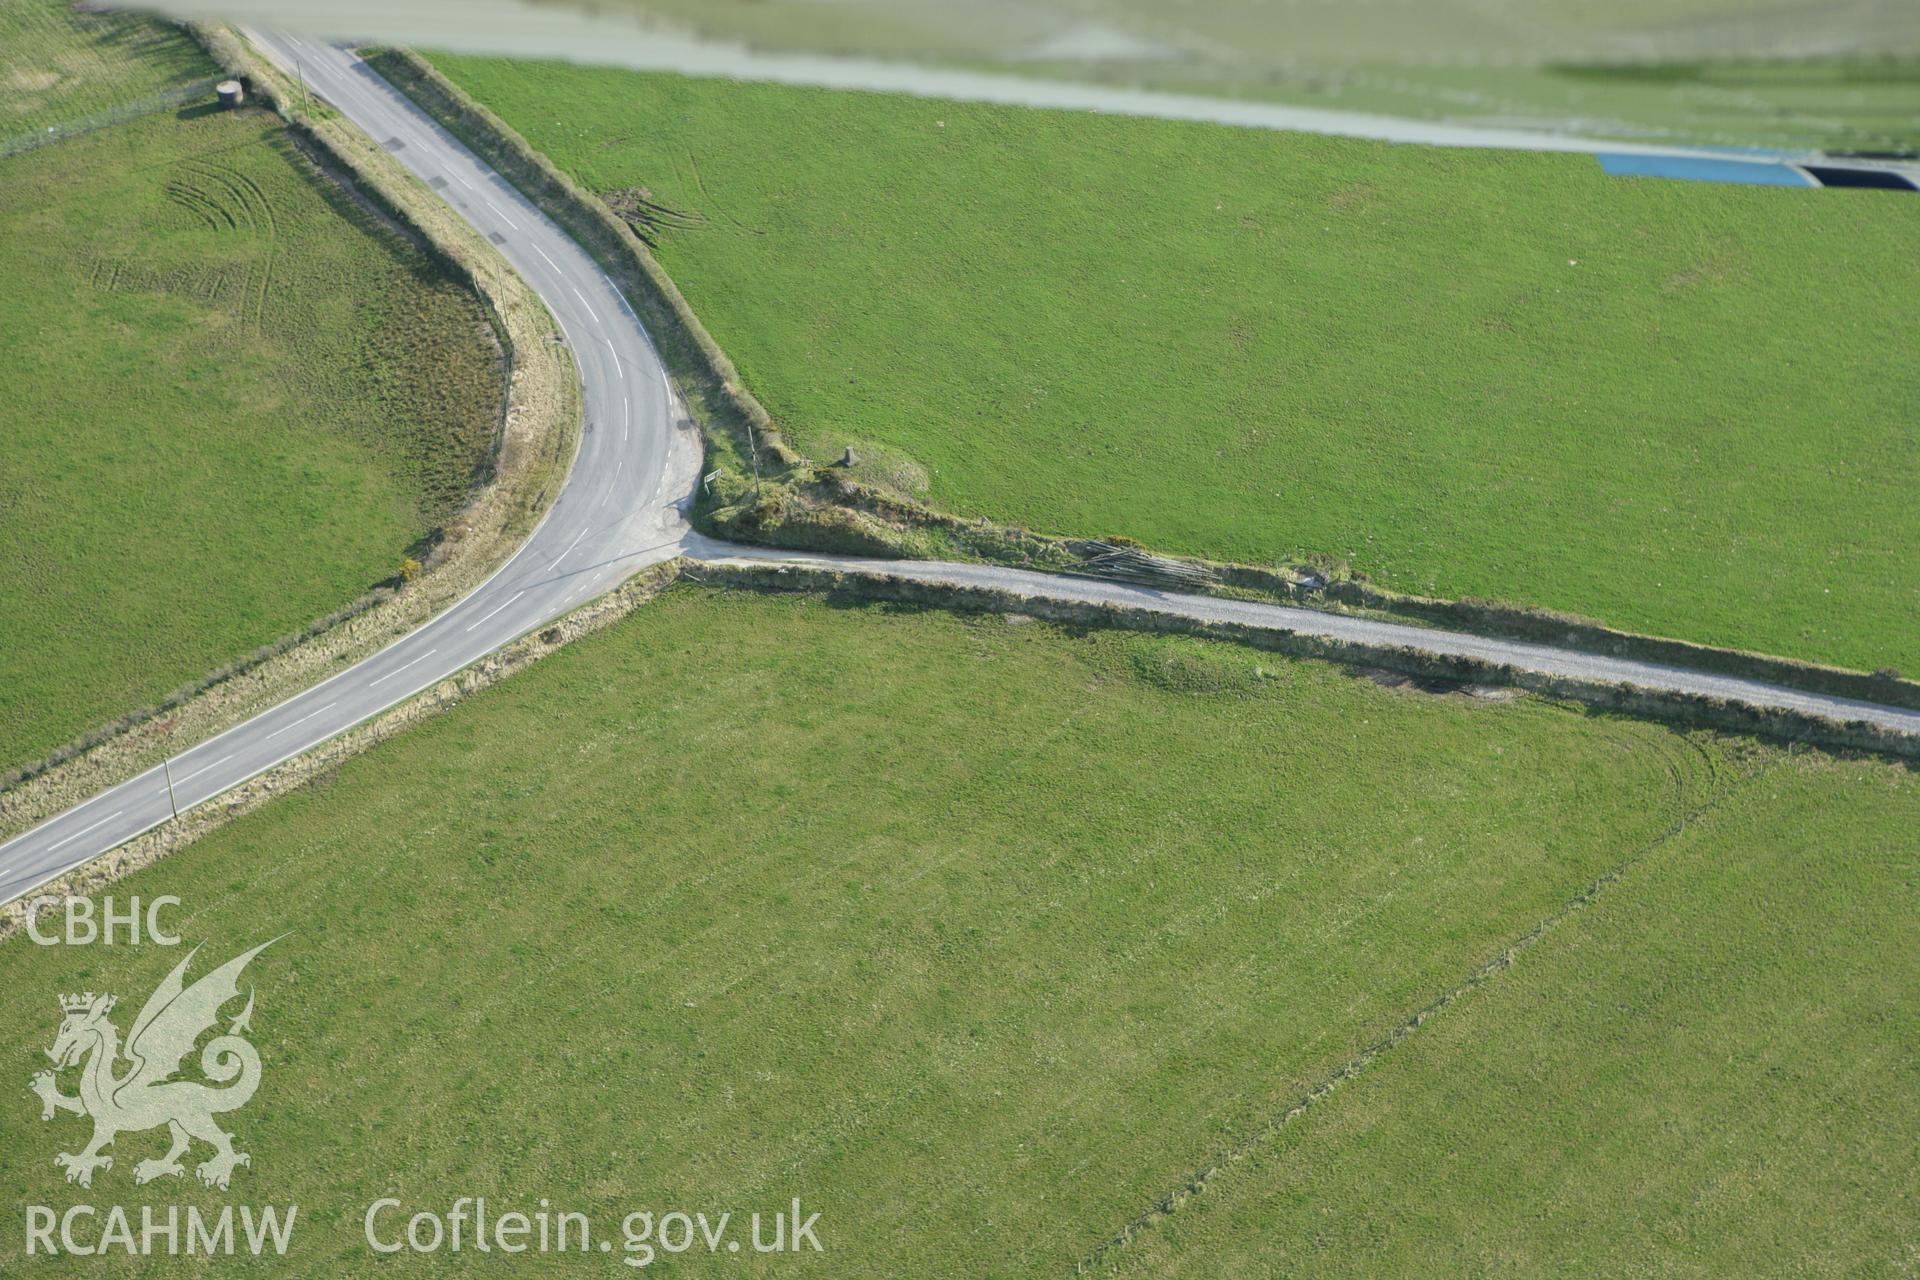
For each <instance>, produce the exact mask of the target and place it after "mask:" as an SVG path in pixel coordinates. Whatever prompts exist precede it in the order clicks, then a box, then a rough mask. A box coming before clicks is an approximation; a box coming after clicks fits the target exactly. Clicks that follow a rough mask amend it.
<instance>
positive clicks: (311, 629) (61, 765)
mask: <svg viewBox="0 0 1920 1280" xmlns="http://www.w3.org/2000/svg"><path fill="white" fill-rule="evenodd" d="M186 29H187V31H188V32H189V34H191V35H192V36H193V38H194V39H195V40H197V41H198V42H199V43H200V44H201V46H202V47H203V48H205V49H206V50H207V52H208V54H209V55H210V56H211V57H212V58H213V59H214V61H215V62H217V63H219V64H220V65H221V67H222V68H223V69H224V70H225V71H226V73H227V74H229V75H231V76H234V77H236V78H239V79H241V80H242V81H243V82H245V83H246V84H247V85H248V87H249V90H250V92H251V93H252V94H253V95H254V97H255V98H256V99H262V100H264V101H265V102H266V103H267V104H268V105H269V106H271V107H272V109H274V110H275V111H276V112H278V113H279V114H280V116H281V117H282V118H283V119H285V120H286V121H287V124H288V127H289V129H290V130H291V132H292V134H293V136H294V138H295V140H296V141H297V142H298V143H299V145H300V146H301V148H302V150H303V151H304V152H305V153H306V154H307V156H308V158H309V159H310V160H311V161H312V162H313V163H314V164H315V166H316V168H318V169H319V170H320V171H321V180H323V181H333V182H335V183H337V184H338V185H339V186H340V188H341V189H342V190H344V191H346V192H347V193H348V194H349V195H350V196H351V197H352V198H354V199H356V200H358V201H359V202H361V203H362V204H363V205H365V206H367V207H369V208H371V209H373V210H374V211H375V212H376V213H377V214H378V215H379V216H380V217H381V218H382V219H383V220H385V221H386V222H387V223H388V224H389V225H391V226H392V227H394V229H395V230H396V231H398V232H399V233H400V234H402V235H405V236H407V237H408V238H409V239H411V240H413V241H414V242H415V243H416V244H419V245H420V246H421V247H422V248H423V249H424V250H425V251H426V252H427V253H428V254H429V255H430V256H432V257H433V258H434V259H435V260H436V261H437V262H438V263H439V264H440V265H441V266H442V267H443V268H444V269H446V270H447V271H448V272H449V273H450V274H452V275H453V276H454V277H456V278H458V279H461V280H464V281H466V282H467V283H468V284H469V286H470V287H471V288H472V289H473V290H474V292H475V294H476V295H477V296H478V297H479V299H480V301H481V303H482V305H483V307H484V308H485V310H486V312H487V314H488V317H489V319H490V322H491V324H492V326H493V329H494V332H495V335H496V337H497V338H498V340H499V342H500V345H501V348H502V351H503V352H504V353H505V357H506V369H507V376H506V379H505V386H504V390H503V397H502V405H501V413H500V420H499V426H498V428H497V431H496V436H495V440H494V448H493V456H492V466H491V468H490V473H489V474H488V475H487V476H486V477H485V478H484V479H483V480H482V482H481V483H480V484H478V485H477V486H476V487H475V489H474V491H473V493H472V495H471V498H470V501H469V502H468V504H467V506H466V507H465V508H464V509H462V511H461V512H460V513H459V514H458V515H457V516H455V517H454V518H453V519H452V520H450V521H448V523H447V524H446V526H445V527H444V528H443V529H441V530H440V531H439V536H438V537H437V538H436V539H434V542H433V546H432V548H431V550H430V551H429V552H427V553H426V554H425V555H424V556H422V557H421V572H420V573H419V575H418V576H417V577H416V578H414V579H413V580H412V581H410V582H405V583H403V584H395V585H389V586H383V587H379V588H375V589H374V590H373V591H370V592H369V593H367V594H366V595H364V596H362V597H361V598H360V599H359V600H357V601H354V602H353V603H352V604H350V605H348V606H346V607H345V608H343V609H341V610H338V611H336V612H334V613H332V614H329V615H327V616H326V617H324V618H321V619H319V620H317V621H316V622H314V623H313V624H312V625H310V626H308V627H307V628H305V629H304V630H302V631H301V632H299V633H296V634H294V635H291V636H288V637H285V638H283V639H281V640H280V641H277V642H276V643H274V644H271V645H268V646H265V647H264V648H262V649H260V650H257V651H255V652H254V653H253V654H251V655H249V656H248V657H247V658H245V659H242V660H241V661H239V662H236V663H233V664H231V665H229V666H226V667H223V668H221V669H219V670H217V671H214V672H211V673H209V674H208V675H206V676H204V677H202V678H201V679H200V680H199V681H197V682H195V683H194V684H192V685H189V686H187V687H185V688H183V689H181V690H179V691H177V692H175V693H174V694H172V695H170V696H169V697H168V698H167V699H165V700H164V701H163V702H162V703H161V704H159V705H158V706H155V707H150V708H146V709H144V710H142V711H137V712H134V713H131V714H129V715H127V716H124V717H122V718H120V719H119V720H116V721H114V722H113V723H112V724H109V725H106V726H102V727H101V728H99V729H96V730H94V731H92V732H91V733H89V734H87V735H85V736H84V737H82V738H80V739H77V740H75V741H74V742H72V743H69V744H68V745H67V746H65V747H63V748H61V749H60V750H58V751H56V752H54V753H52V754H50V755H49V756H48V757H46V758H45V759H43V760H42V761H40V762H39V763H38V764H36V765H33V766H29V767H28V768H26V769H22V770H19V771H16V773H15V774H14V776H13V777H12V778H11V779H10V780H8V781H6V782H5V783H4V784H0V839H4V838H6V837H9V836H12V835H14V834H16V833H18V832H20V831H24V830H27V829H28V828H30V827H32V826H34V825H35V824H36V823H38V822H40V821H42V820H43V819H45V818H47V817H50V816H52V815H53V814H56V813H59V812H61V811H62V810H64V809H66V808H69V807H70V806H72V805H73V804H75V803H77V802H78V801H80V800H82V799H84V798H85V797H87V796H88V795H92V794H94V793H95V792H97V791H100V790H101V789H103V788H105V787H109V786H113V785H115V784H116V783H119V782H122V781H124V780H126V779H127V778H130V777H133V776H135V775H136V774H138V773H140V772H141V771H142V770H145V769H148V768H151V767H152V766H153V765H155V764H157V763H159V762H160V761H161V760H162V759H164V758H166V757H168V756H171V755H174V754H176V753H178V752H179V751H181V750H183V749H184V748H185V747H187V746H189V745H191V744H192V743H194V742H198V741H201V740H202V739H204V738H207V737H210V736H212V735H213V734H215V733H218V732H220V731H222V730H224V729H226V728H229V727H231V726H232V725H235V724H238V723H240V722H241V721H243V720H245V719H247V718H248V717H250V716H252V715H254V714H256V713H258V712H260V711H262V710H265V709H266V708H268V707H271V706H273V705H275V704H276V703H278V702H281V701H283V700H284V699H285V698H287V697H289V696H291V695H292V694H294V693H297V692H299V691H300V690H301V689H304V688H306V687H307V686H309V685H311V684H313V683H314V682H315V681H317V680H319V679H322V678H324V677H325V676H326V675H329V674H331V673H332V672H334V671H337V670H339V669H341V668H342V667H345V666H347V665H349V664H351V663H353V662H355V661H358V660H359V659H360V658H363V657H366V656H368V655H369V654H372V653H375V652H377V651H379V650H380V649H382V648H385V647H386V646H387V645H388V644H390V643H392V642H393V641H394V640H395V639H398V638H399V637H400V636H403V635H405V634H406V633H408V632H409V631H412V630H414V629H415V628H416V627H418V626H420V625H421V624H422V623H424V622H426V621H427V620H428V619H429V618H431V617H433V616H434V615H435V614H437V613H439V612H440V611H442V610H443V609H445V608H447V607H448V606H450V605H452V604H453V603H454V602H456V601H457V600H459V599H460V598H461V597H462V596H464V595H466V594H467V593H468V592H469V591H471V590H472V589H473V588H474V587H475V586H477V585H479V583H480V582H482V581H483V580H484V579H485V578H486V577H487V575H488V574H490V573H492V572H493V570H494V569H496V568H497V567H498V566H499V565H500V564H502V563H503V562H505V560H506V559H507V558H508V557H509V556H510V555H512V554H513V552H514V551H515V550H517V549H518V547H519V546H520V544H521V543H522V542H523V541H525V539H526V537H527V535H528V534H530V533H531V532H532V531H533V529H534V527H535V525H537V524H538V523H539V520H540V517H541V516H542V515H543V514H544V513H545V511H546V508H547V506H548V504H549V503H550V502H551V501H552V499H553V498H554V496H555V495H556V494H558V492H559V490H560V487H561V483H562V482H563V481H564V479H565V477H566V474H567V471H568V469H569V468H570V466H571V465H572V460H573V456H574V451H575V449H576V447H577V445H578V442H579V429H580V397H579V380H578V377H577V375H576V373H575V371H574V369H573V365H572V357H571V355H570V353H569V352H568V351H567V348H566V346H565V345H564V344H563V343H562V342H561V341H560V335H559V330H558V327H557V326H556V325H555V323H554V321H553V318H552V316H551V315H550V314H549V312H548V311H547V309H546V306H545V304H544V303H543V302H541V300H540V298H539V296H538V295H537V294H535V293H534V292H533V291H532V290H531V289H530V288H528V287H527V285H526V284H525V283H524V282H523V281H522V280H521V279H520V277H519V276H518V275H517V274H516V273H515V272H514V271H513V269H512V268H511V267H509V266H508V265H507V263H506V262H505V260H504V259H502V258H501V257H500V256H499V255H498V254H497V253H496V252H495V251H494V250H493V247H492V246H491V245H489V244H487V243H486V241H485V240H484V239H483V238H482V237H481V236H480V235H479V234H478V233H477V232H475V231H474V230H473V229H472V228H471V227H469V226H468V225H467V224H466V223H465V222H463V221H461V220H460V219H459V218H458V217H457V216H455V215H454V214H453V212H452V211H451V210H449V209H448V208H447V207H446V206H445V204H444V203H443V202H441V201H440V200H439V198H438V197H437V196H435V195H434V194H433V193H432V192H431V191H429V190H427V189H426V188H425V187H424V186H422V185H421V184H420V183H419V182H417V181H416V180H415V179H414V178H413V177H412V175H411V174H409V173H407V172H406V170H405V169H403V168H402V167H401V166H400V165H399V163H398V162H397V161H395V160H394V159H393V157H392V156H390V155H389V154H387V153H386V152H385V151H384V150H382V149H381V148H380V147H379V146H378V145H377V144H376V143H375V142H374V140H373V139H371V138H369V137H367V136H366V135H365V134H363V133H361V132H360V131H359V130H358V129H357V128H355V127H354V126H353V125H352V124H351V123H350V122H348V121H347V120H346V119H344V118H343V117H340V116H338V115H337V114H335V113H333V112H331V111H328V110H325V109H324V108H318V107H316V109H315V110H313V111H312V112H308V111H306V110H304V109H302V107H301V103H302V98H301V95H300V94H299V91H298V89H297V87H296V86H293V85H290V84H289V83H288V82H287V80H286V78H285V77H283V76H281V75H280V73H279V72H278V71H276V70H275V69H274V68H272V67H270V66H268V65H266V63H265V62H264V60H262V59H260V58H258V57H257V56H256V55H255V54H254V53H253V51H252V50H251V49H250V48H249V47H248V46H247V45H246V44H245V43H244V42H243V41H242V40H241V39H240V38H239V37H238V36H237V35H236V34H235V33H234V32H232V31H231V30H229V29H227V28H225V27H219V26H207V25H202V24H193V23H189V24H186Z"/></svg>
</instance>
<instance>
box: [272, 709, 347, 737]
mask: <svg viewBox="0 0 1920 1280" xmlns="http://www.w3.org/2000/svg"><path fill="white" fill-rule="evenodd" d="M339 705H340V704H339V703H338V702H329V703H328V704H327V705H326V706H324V707H321V708H320V711H309V712H307V714H305V715H303V716H301V717H300V718H299V719H298V720H295V721H294V722H293V723H292V724H283V725H281V726H280V727H279V728H278V729H275V730H274V731H273V732H272V733H270V734H268V735H267V736H266V737H264V738H262V739H260V741H262V742H272V741H273V740H274V739H275V738H277V737H279V736H280V735H281V734H283V733H285V732H286V731H287V730H289V729H297V728H299V727H300V726H301V725H303V724H305V723H306V722H307V721H309V720H311V719H313V718H314V717H315V716H317V715H319V714H320V712H321V711H331V710H333V709H334V708H335V707H337V706H339Z"/></svg>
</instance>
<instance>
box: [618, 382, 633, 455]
mask: <svg viewBox="0 0 1920 1280" xmlns="http://www.w3.org/2000/svg"><path fill="white" fill-rule="evenodd" d="M632 422H633V411H632V410H631V409H629V408H628V407H627V393H626V392H624V391H622V392H621V393H620V440H621V443H623V444H624V443H625V442H626V439H627V427H628V426H629V425H630V424H631V423H632Z"/></svg>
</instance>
